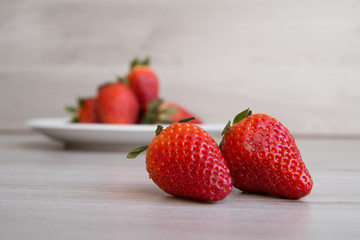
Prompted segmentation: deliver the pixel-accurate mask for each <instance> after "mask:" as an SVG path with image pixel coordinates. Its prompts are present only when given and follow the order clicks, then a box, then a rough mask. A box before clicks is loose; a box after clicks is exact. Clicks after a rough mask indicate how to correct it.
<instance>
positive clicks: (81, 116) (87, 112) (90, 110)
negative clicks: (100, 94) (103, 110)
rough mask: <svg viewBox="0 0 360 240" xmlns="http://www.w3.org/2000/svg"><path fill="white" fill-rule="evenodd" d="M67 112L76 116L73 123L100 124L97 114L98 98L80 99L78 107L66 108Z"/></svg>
mask: <svg viewBox="0 0 360 240" xmlns="http://www.w3.org/2000/svg"><path fill="white" fill-rule="evenodd" d="M66 110H67V111H68V112H70V113H72V114H73V115H74V117H73V118H72V122H79V123H98V122H99V117H98V116H97V113H96V98H95V97H92V98H79V99H78V106H77V107H66Z"/></svg>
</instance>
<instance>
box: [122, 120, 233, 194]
mask: <svg viewBox="0 0 360 240" xmlns="http://www.w3.org/2000/svg"><path fill="white" fill-rule="evenodd" d="M156 134H157V135H156V136H155V137H154V139H153V140H152V141H151V143H150V144H149V145H148V146H143V147H140V148H138V149H135V150H134V151H133V152H131V153H129V154H128V158H134V157H136V156H137V155H138V154H139V153H141V152H142V151H144V150H146V149H147V154H146V169H147V171H148V173H149V176H150V178H151V179H152V180H153V181H154V183H155V184H156V185H158V186H159V187H160V188H161V189H162V190H163V191H165V192H166V193H168V194H170V195H173V196H175V197H180V198H190V199H195V200H202V201H219V200H222V199H224V198H225V197H226V196H227V195H229V193H230V192H231V190H232V182H231V176H230V172H229V169H228V167H227V165H226V162H225V160H224V158H223V156H222V154H221V151H220V149H219V147H218V145H217V144H216V142H215V141H214V139H213V138H212V137H211V136H210V134H209V133H208V132H206V131H205V130H203V129H202V128H201V127H199V126H196V125H193V124H191V123H184V122H178V123H174V124H171V125H170V126H169V127H167V128H166V129H163V128H162V127H161V126H158V129H157V130H156Z"/></svg>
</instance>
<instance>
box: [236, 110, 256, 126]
mask: <svg viewBox="0 0 360 240" xmlns="http://www.w3.org/2000/svg"><path fill="white" fill-rule="evenodd" d="M250 115H252V111H251V110H250V108H248V109H246V110H244V111H242V112H241V113H239V114H238V115H236V116H235V117H234V120H233V125H234V124H235V123H238V122H240V121H241V120H243V119H245V118H247V117H248V116H250Z"/></svg>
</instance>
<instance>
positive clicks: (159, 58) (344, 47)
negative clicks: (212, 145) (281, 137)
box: [0, 0, 360, 135]
mask: <svg viewBox="0 0 360 240" xmlns="http://www.w3.org/2000/svg"><path fill="white" fill-rule="evenodd" d="M146 55H150V56H151V57H152V61H153V64H152V66H153V68H154V69H155V70H156V71H157V73H158V75H159V77H160V80H161V96H162V97H163V98H165V99H167V100H169V101H175V102H179V103H181V104H182V105H184V106H185V107H187V108H188V109H190V110H191V111H193V112H195V113H198V115H200V116H201V117H202V118H203V119H204V120H205V121H206V122H210V123H222V122H224V123H226V121H227V120H228V119H232V118H233V116H234V115H235V114H236V113H238V112H239V111H241V110H243V109H245V108H247V107H251V108H252V109H253V111H254V112H264V113H268V114H270V115H272V116H274V117H276V118H278V119H279V120H280V121H282V122H283V123H284V124H285V125H286V126H287V127H288V128H289V129H290V130H291V131H292V132H294V133H299V134H354V135H359V134H360V120H359V119H360V1H358V0H334V1H332V0H320V1H317V0H305V1H298V0H273V1H270V0H233V1H231V0H212V1H195V0H176V1H167V0H152V1H146V0H86V1H81V0H71V1H70V0H53V1H49V0H17V1H12V0H0V130H1V129H2V130H4V129H5V130H8V129H22V128H24V122H25V121H26V120H28V119H30V118H38V117H65V116H68V115H67V114H66V113H65V112H64V111H63V106H64V105H66V104H72V103H74V102H75V98H76V97H78V96H87V95H93V94H94V93H95V89H96V86H97V85H99V84H100V83H102V82H103V81H105V80H112V79H114V77H115V76H117V75H122V74H124V73H126V72H127V70H128V62H129V60H130V59H132V58H133V57H134V56H140V57H142V56H146Z"/></svg>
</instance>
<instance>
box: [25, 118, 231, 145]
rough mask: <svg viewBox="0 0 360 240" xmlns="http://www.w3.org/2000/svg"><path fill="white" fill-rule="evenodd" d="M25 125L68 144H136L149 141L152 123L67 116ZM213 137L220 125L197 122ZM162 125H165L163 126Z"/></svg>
mask: <svg viewBox="0 0 360 240" xmlns="http://www.w3.org/2000/svg"><path fill="white" fill-rule="evenodd" d="M27 125H28V126H29V127H31V128H32V129H34V130H35V131H38V132H40V133H42V134H44V135H46V136H48V137H50V138H51V139H54V140H56V141H60V142H63V143H65V144H70V145H77V144H80V145H83V144H85V145H114V146H116V145H140V144H149V143H150V141H151V140H152V139H153V137H154V136H155V130H156V126H157V125H156V124H131V125H122V124H84V123H71V122H70V121H69V119H67V118H39V119H32V120H30V121H28V122H27ZM199 126H201V127H202V128H203V129H204V130H206V131H208V132H209V133H210V134H211V136H212V137H213V138H215V139H217V138H220V137H221V132H222V130H223V128H224V124H201V125H199ZM165 127H166V126H165Z"/></svg>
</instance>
